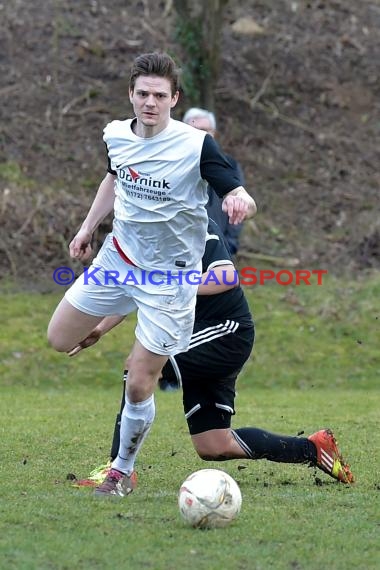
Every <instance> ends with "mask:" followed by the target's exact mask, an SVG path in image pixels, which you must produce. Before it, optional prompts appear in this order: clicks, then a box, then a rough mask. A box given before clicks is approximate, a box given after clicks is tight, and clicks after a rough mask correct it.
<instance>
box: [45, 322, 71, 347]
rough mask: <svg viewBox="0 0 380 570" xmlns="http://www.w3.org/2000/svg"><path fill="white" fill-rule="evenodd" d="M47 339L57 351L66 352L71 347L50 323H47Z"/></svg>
mask: <svg viewBox="0 0 380 570" xmlns="http://www.w3.org/2000/svg"><path fill="white" fill-rule="evenodd" d="M47 340H48V343H49V345H50V346H51V347H52V348H54V350H56V351H57V352H67V351H68V350H70V349H71V348H72V346H69V345H68V343H67V342H64V339H63V338H62V337H61V335H59V334H58V332H57V331H56V330H54V327H53V326H51V325H49V327H48V330H47Z"/></svg>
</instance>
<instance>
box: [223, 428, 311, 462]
mask: <svg viewBox="0 0 380 570" xmlns="http://www.w3.org/2000/svg"><path fill="white" fill-rule="evenodd" d="M232 433H233V435H234V437H235V439H236V441H237V442H238V444H239V445H240V447H241V448H242V449H243V450H244V451H245V452H246V453H247V454H248V456H249V458H250V459H268V461H277V462H279V463H307V462H309V461H310V462H311V463H313V464H316V462H317V451H316V448H315V445H314V444H313V443H312V442H311V441H309V440H308V439H307V438H306V437H291V436H283V435H278V434H275V433H271V432H269V431H265V430H262V429H259V428H253V427H249V428H239V429H235V430H232Z"/></svg>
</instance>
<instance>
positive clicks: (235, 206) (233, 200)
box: [222, 186, 257, 225]
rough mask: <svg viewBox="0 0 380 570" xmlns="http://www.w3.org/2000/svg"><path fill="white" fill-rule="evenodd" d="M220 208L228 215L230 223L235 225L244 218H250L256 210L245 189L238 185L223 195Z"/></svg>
mask: <svg viewBox="0 0 380 570" xmlns="http://www.w3.org/2000/svg"><path fill="white" fill-rule="evenodd" d="M222 210H223V212H226V214H227V215H228V221H229V222H230V224H233V225H236V224H240V223H241V222H243V220H245V219H246V218H252V217H253V216H254V215H255V214H256V212H257V207H256V203H255V201H254V199H253V198H252V196H250V195H249V194H248V192H247V191H246V189H245V188H243V186H238V187H237V188H234V190H231V191H230V192H228V193H227V194H226V195H225V197H224V200H223V202H222Z"/></svg>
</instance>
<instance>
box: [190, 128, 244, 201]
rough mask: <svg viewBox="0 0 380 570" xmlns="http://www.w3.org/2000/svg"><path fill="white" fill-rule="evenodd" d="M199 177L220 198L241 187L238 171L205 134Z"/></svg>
mask: <svg viewBox="0 0 380 570" xmlns="http://www.w3.org/2000/svg"><path fill="white" fill-rule="evenodd" d="M200 170H201V176H202V178H204V179H205V180H207V182H208V183H209V184H210V186H212V187H213V189H214V190H215V192H216V193H217V194H218V196H220V197H221V198H222V197H223V196H224V195H225V194H227V193H228V192H230V191H231V190H234V188H237V187H238V186H241V185H242V182H241V177H240V175H239V169H238V168H237V167H236V165H234V164H233V163H232V162H231V160H229V158H228V157H227V156H226V155H225V154H224V153H223V152H222V150H221V148H220V147H219V145H218V143H217V142H216V140H215V139H214V138H213V137H212V136H211V135H209V134H207V135H206V136H205V138H204V141H203V147H202V152H201V160H200Z"/></svg>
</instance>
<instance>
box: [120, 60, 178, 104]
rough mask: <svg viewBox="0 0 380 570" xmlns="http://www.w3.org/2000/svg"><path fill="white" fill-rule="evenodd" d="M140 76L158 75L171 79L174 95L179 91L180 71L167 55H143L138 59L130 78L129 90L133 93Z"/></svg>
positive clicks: (133, 65)
mask: <svg viewBox="0 0 380 570" xmlns="http://www.w3.org/2000/svg"><path fill="white" fill-rule="evenodd" d="M140 75H157V77H165V78H166V79H169V81H170V84H171V91H172V95H174V94H175V93H176V92H177V91H178V90H179V86H180V84H179V77H180V69H179V68H178V67H177V66H176V64H175V62H174V60H173V59H172V58H171V57H170V55H168V54H167V53H159V52H152V53H143V54H141V55H139V56H137V57H136V59H135V60H134V62H133V64H132V68H131V74H130V77H129V88H130V89H131V90H132V91H133V90H134V88H135V83H136V79H137V78H138V77H139V76H140Z"/></svg>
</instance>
